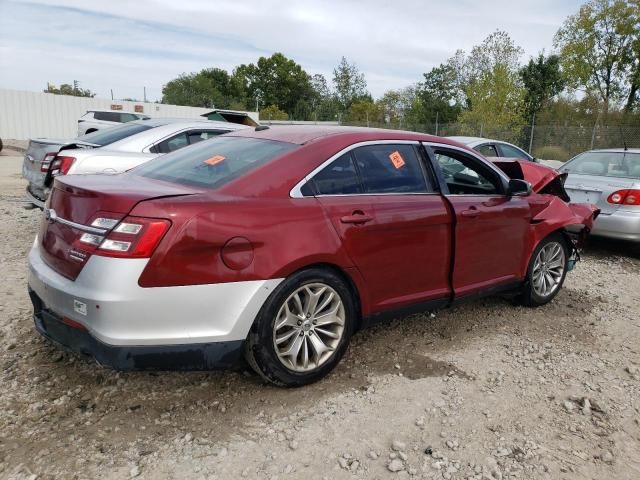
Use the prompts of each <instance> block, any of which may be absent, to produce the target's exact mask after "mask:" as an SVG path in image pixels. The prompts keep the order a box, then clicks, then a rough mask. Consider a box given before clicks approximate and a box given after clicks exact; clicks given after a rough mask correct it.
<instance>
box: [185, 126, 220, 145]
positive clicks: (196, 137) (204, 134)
mask: <svg viewBox="0 0 640 480" xmlns="http://www.w3.org/2000/svg"><path fill="white" fill-rule="evenodd" d="M223 133H228V132H226V131H224V130H196V131H193V132H189V133H188V135H189V144H190V145H193V144H194V143H198V142H201V141H202V140H208V139H210V138H213V137H217V136H218V135H222V134H223Z"/></svg>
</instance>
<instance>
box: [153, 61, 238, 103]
mask: <svg viewBox="0 0 640 480" xmlns="http://www.w3.org/2000/svg"><path fill="white" fill-rule="evenodd" d="M243 100H244V92H243V89H242V85H239V84H238V83H237V81H236V80H235V79H233V78H232V77H231V76H230V75H229V73H227V71H226V70H223V69H221V68H205V69H203V70H201V71H200V72H198V73H190V74H186V73H183V74H182V75H180V76H179V77H178V78H176V79H174V80H171V81H170V82H169V83H167V84H166V85H165V86H164V87H163V88H162V103H170V104H174V105H188V106H191V107H204V108H213V107H217V108H232V105H238V104H239V105H240V106H241V107H242V108H243V109H244V108H246V104H245V102H243Z"/></svg>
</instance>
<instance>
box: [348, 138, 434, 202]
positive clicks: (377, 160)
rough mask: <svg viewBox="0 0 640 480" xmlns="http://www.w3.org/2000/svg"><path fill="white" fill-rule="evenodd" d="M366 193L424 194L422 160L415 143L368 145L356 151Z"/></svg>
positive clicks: (424, 182)
mask: <svg viewBox="0 0 640 480" xmlns="http://www.w3.org/2000/svg"><path fill="white" fill-rule="evenodd" d="M353 155H354V158H355V160H356V166H357V169H358V172H359V174H360V178H361V179H362V184H363V187H364V191H365V192H366V193H424V192H426V191H427V184H426V181H425V177H424V173H423V171H422V166H421V165H420V160H419V159H418V155H417V154H416V150H415V148H414V147H413V145H402V144H400V145H391V144H380V145H368V146H365V147H358V148H356V149H355V150H354V151H353Z"/></svg>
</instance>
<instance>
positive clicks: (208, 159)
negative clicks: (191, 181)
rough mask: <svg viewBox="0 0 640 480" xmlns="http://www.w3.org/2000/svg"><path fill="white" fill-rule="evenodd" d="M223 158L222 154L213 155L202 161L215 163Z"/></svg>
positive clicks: (209, 163) (208, 163) (210, 163)
mask: <svg viewBox="0 0 640 480" xmlns="http://www.w3.org/2000/svg"><path fill="white" fill-rule="evenodd" d="M223 160H224V157H223V156H222V155H215V156H214V157H211V158H207V159H206V160H205V161H204V162H202V163H206V164H207V165H217V164H218V163H220V162H222V161H223Z"/></svg>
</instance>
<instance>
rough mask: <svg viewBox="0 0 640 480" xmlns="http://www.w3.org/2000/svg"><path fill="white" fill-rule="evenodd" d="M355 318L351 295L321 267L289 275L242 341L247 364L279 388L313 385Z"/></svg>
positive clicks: (344, 343)
mask: <svg viewBox="0 0 640 480" xmlns="http://www.w3.org/2000/svg"><path fill="white" fill-rule="evenodd" d="M355 318H356V309H355V305H354V299H353V294H352V292H351V290H350V289H349V287H348V286H347V284H346V283H345V281H344V280H343V279H342V278H341V277H340V276H339V275H337V274H336V273H334V272H332V271H331V270H328V269H323V268H311V269H308V270H302V271H300V272H297V273H294V274H293V275H291V276H290V277H288V278H287V279H286V280H284V281H283V282H282V283H281V284H280V285H279V286H278V288H276V290H275V291H274V292H273V293H272V294H271V296H270V297H269V298H268V299H267V301H266V302H265V304H264V305H263V306H262V308H261V309H260V312H259V313H258V317H257V318H256V321H255V322H254V324H253V326H252V328H251V331H250V332H249V336H248V338H247V342H246V358H247V361H248V362H249V364H250V365H251V367H252V368H253V369H254V370H255V371H256V372H257V373H258V374H259V375H260V376H262V377H263V378H264V379H265V380H267V381H269V382H271V383H274V384H276V385H279V386H284V387H298V386H302V385H307V384H309V383H313V382H316V381H318V380H320V379H321V378H322V377H324V376H325V375H327V374H328V373H329V372H330V371H331V370H333V368H334V367H335V366H336V365H337V364H338V362H339V361H340V359H341V358H342V357H343V355H344V354H345V352H346V350H347V347H348V345H349V340H350V338H351V335H352V334H353V329H354V325H355Z"/></svg>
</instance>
